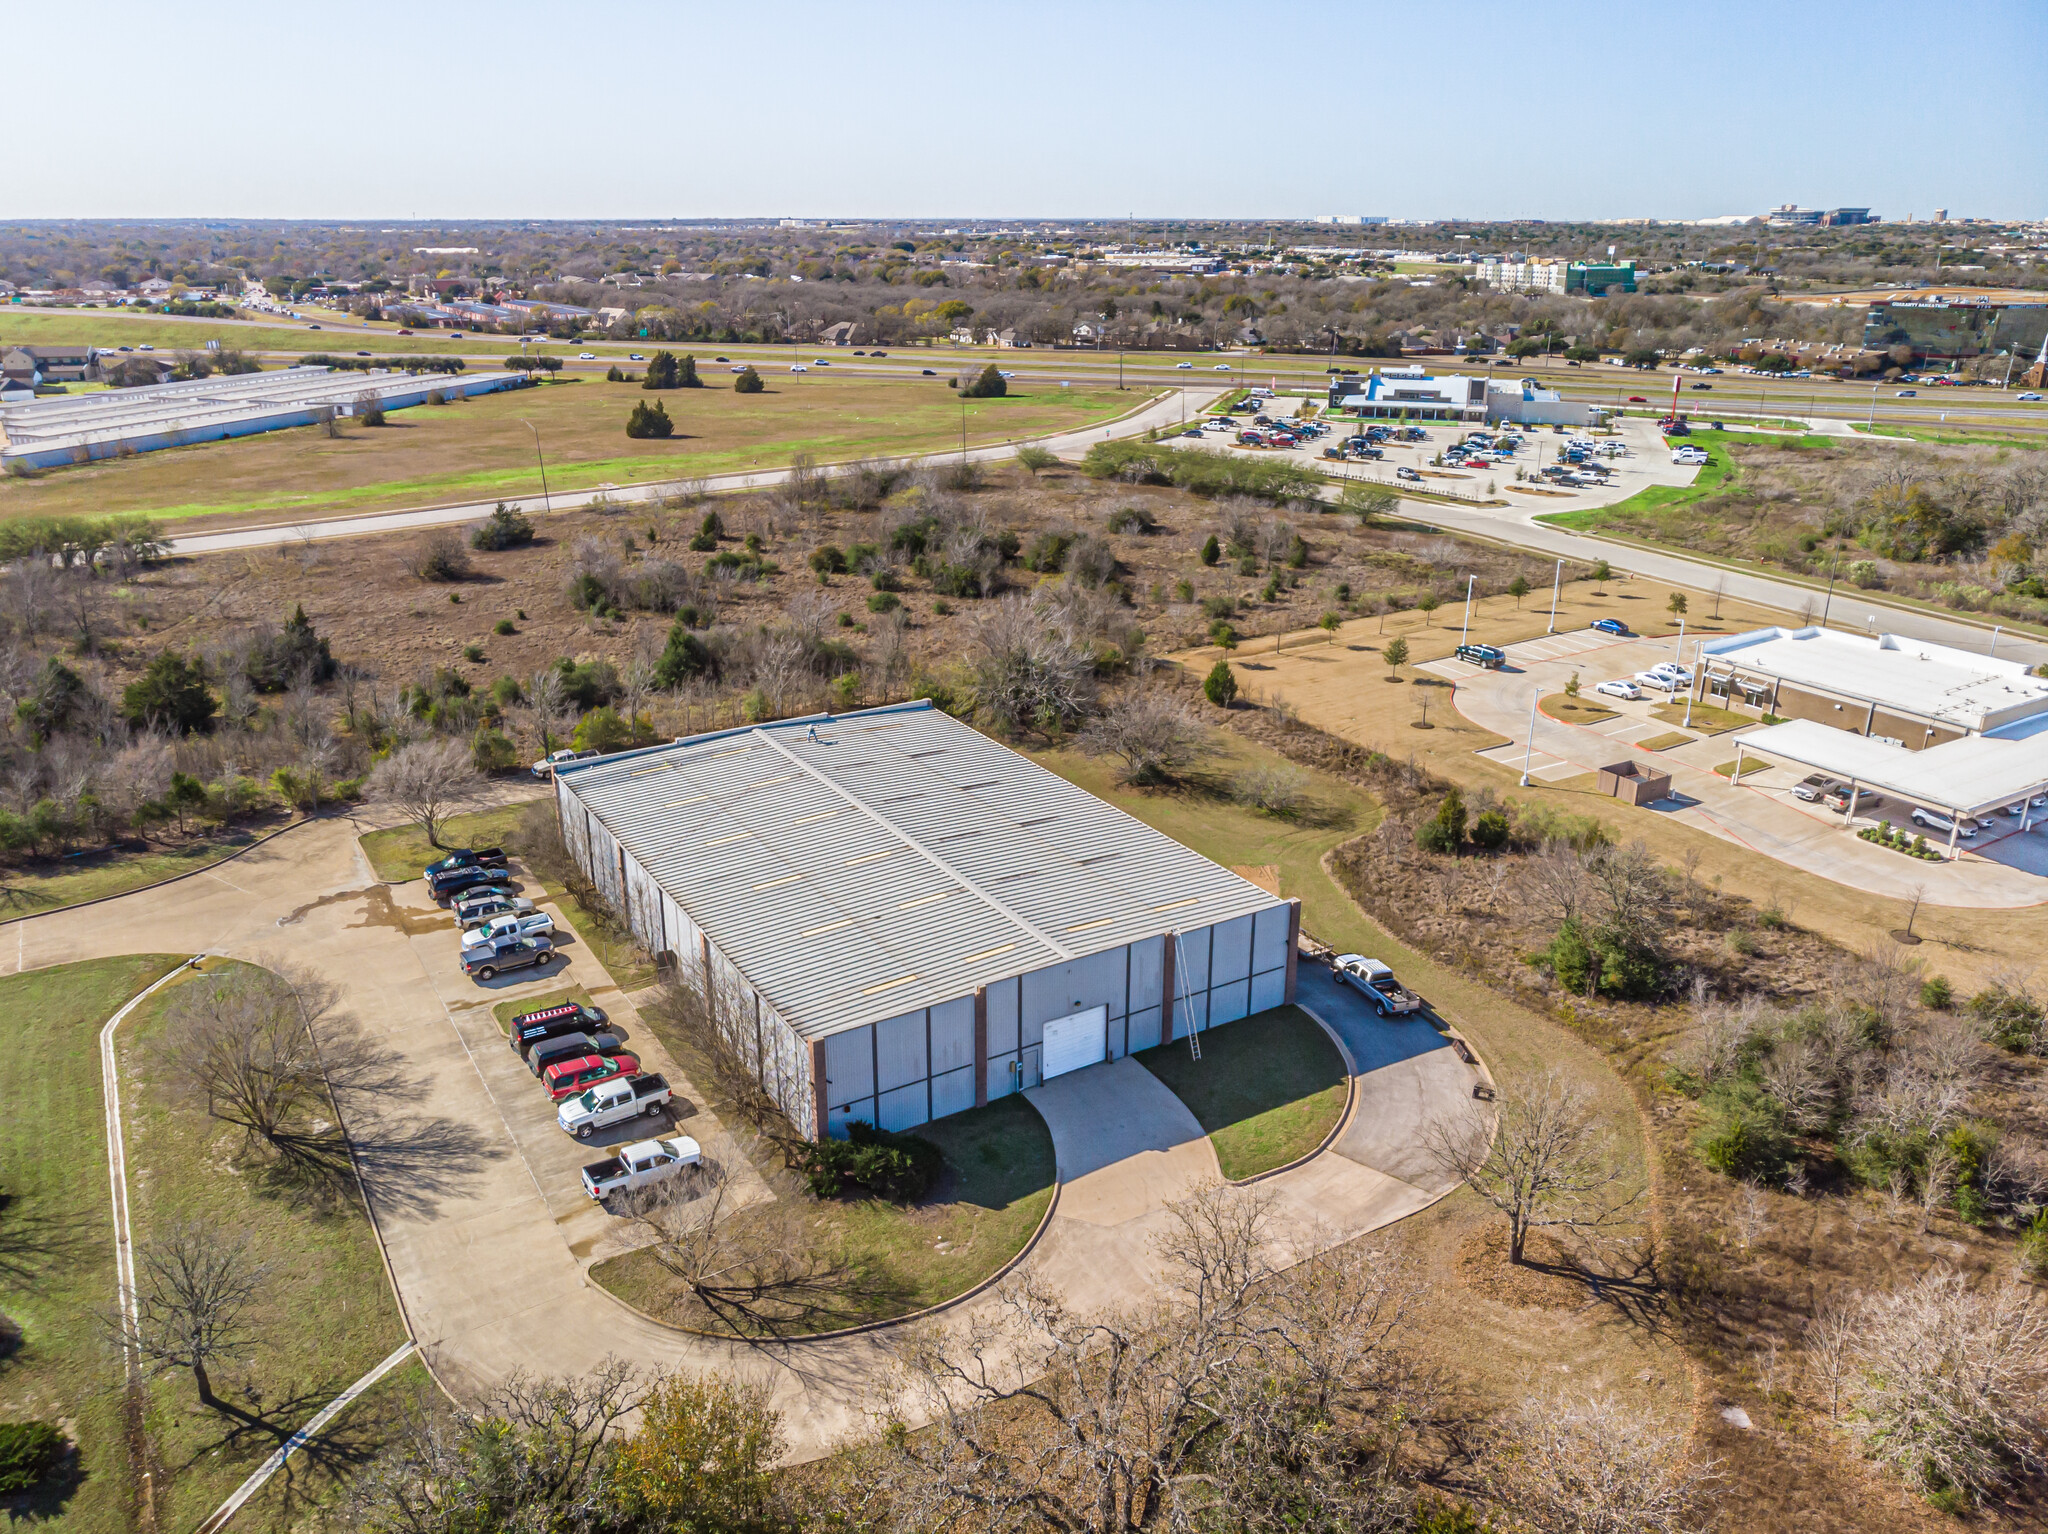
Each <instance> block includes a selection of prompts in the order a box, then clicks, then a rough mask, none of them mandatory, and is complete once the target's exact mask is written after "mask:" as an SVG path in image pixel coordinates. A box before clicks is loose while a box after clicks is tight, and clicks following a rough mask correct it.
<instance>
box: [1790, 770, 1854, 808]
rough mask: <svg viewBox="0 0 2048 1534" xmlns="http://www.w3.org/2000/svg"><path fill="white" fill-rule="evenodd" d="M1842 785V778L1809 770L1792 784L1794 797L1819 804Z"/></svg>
mask: <svg viewBox="0 0 2048 1534" xmlns="http://www.w3.org/2000/svg"><path fill="white" fill-rule="evenodd" d="M1841 786H1842V780H1841V779H1840V778H1831V777H1829V776H1828V775H1827V774H1826V773H1824V772H1809V773H1808V774H1807V775H1806V776H1805V777H1803V778H1801V779H1800V780H1799V781H1798V782H1797V783H1794V784H1793V785H1792V797H1793V798H1795V799H1804V800H1805V801H1806V802H1807V803H1808V804H1817V803H1818V802H1819V801H1820V800H1822V799H1823V798H1825V797H1826V796H1827V795H1829V794H1831V793H1833V792H1834V791H1835V790H1836V789H1838V788H1840V787H1841Z"/></svg>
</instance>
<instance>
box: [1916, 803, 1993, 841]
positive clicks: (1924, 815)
mask: <svg viewBox="0 0 2048 1534" xmlns="http://www.w3.org/2000/svg"><path fill="white" fill-rule="evenodd" d="M1912 818H1913V824H1914V825H1916V826H1923V827H1925V828H1926V829H1927V830H1929V831H1940V832H1942V833H1943V834H1944V835H1946V834H1948V833H1950V832H1953V831H1955V830H1956V829H1957V823H1956V821H1955V820H1954V819H1953V818H1951V817H1950V815H1949V813H1948V811H1946V810H1930V809H1928V808H1926V806H1924V805H1917V804H1916V805H1915V806H1913V817H1912ZM1982 829H1983V827H1982V826H1980V825H1978V824H1977V822H1976V821H1974V820H1972V819H1971V818H1970V817H1969V816H1968V815H1965V816H1963V818H1962V825H1961V834H1962V835H1964V836H1975V835H1976V834H1977V833H1978V832H1979V831H1981V830H1982Z"/></svg>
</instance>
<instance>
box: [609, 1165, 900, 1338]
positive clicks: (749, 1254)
mask: <svg viewBox="0 0 2048 1534" xmlns="http://www.w3.org/2000/svg"><path fill="white" fill-rule="evenodd" d="M631 1213H632V1215H633V1217H634V1218H636V1219H638V1220H639V1221H640V1222H641V1224H642V1225H643V1226H645V1227H646V1229H647V1231H648V1232H649V1234H650V1235H651V1236H652V1237H653V1238H654V1239H653V1242H652V1244H651V1245H650V1246H649V1247H648V1248H647V1251H648V1255H649V1256H651V1257H652V1258H653V1259H654V1261H655V1262H656V1263H657V1264H658V1265H659V1266H660V1267H661V1269H662V1271H663V1272H665V1273H667V1274H668V1275H669V1277H670V1278H672V1279H673V1280H675V1282H676V1285H677V1289H676V1294H675V1298H674V1300H673V1302H672V1305H671V1309H672V1310H673V1312H674V1313H675V1314H676V1316H677V1317H678V1318H680V1319H682V1320H685V1321H687V1322H688V1323H689V1324H691V1325H695V1326H700V1327H702V1326H713V1327H722V1328H725V1329H727V1330H730V1331H731V1332H732V1333H733V1334H734V1335H736V1336H741V1337H762V1336H776V1335H780V1334H784V1333H789V1332H806V1331H817V1330H820V1329H821V1328H824V1327H829V1326H831V1325H834V1324H845V1323H847V1322H850V1321H854V1320H857V1319H858V1318H859V1317H860V1315H861V1314H862V1310H863V1306H864V1304H865V1302H866V1301H867V1300H868V1298H869V1297H870V1295H871V1292H872V1285H871V1284H869V1283H868V1282H867V1281H865V1280H864V1279H863V1277H862V1275H861V1274H860V1273H859V1272H858V1271H857V1270H856V1269H855V1268H854V1266H853V1265H852V1264H851V1263H850V1262H849V1261H848V1260H847V1258H846V1257H845V1256H844V1254H842V1253H841V1252H839V1251H837V1250H836V1249H834V1248H831V1247H828V1246H826V1245H824V1244H823V1238H822V1234H821V1232H820V1231H818V1230H817V1229H814V1228H813V1226H812V1224H811V1222H810V1220H809V1219H808V1218H807V1216H806V1214H805V1211H804V1210H803V1209H802V1208H801V1207H799V1205H798V1203H797V1201H796V1200H795V1199H794V1198H771V1199H767V1200H761V1201H749V1200H748V1199H747V1197H746V1194H745V1190H744V1189H742V1188H741V1187H740V1186H739V1184H738V1182H737V1180H736V1179H735V1178H734V1176H733V1174H732V1172H731V1171H730V1169H728V1168H726V1167H724V1166H715V1165H707V1166H705V1167H702V1168H700V1169H699V1170H698V1171H697V1172H695V1173H694V1174H685V1175H683V1176H680V1177H674V1178H670V1179H669V1180H668V1181H666V1182H663V1183H659V1184H656V1185H655V1186H654V1187H653V1188H651V1189H649V1190H647V1192H646V1193H644V1194H643V1195H641V1196H640V1197H639V1198H637V1199H635V1200H632V1201H631Z"/></svg>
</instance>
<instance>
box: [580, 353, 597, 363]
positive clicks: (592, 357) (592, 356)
mask: <svg viewBox="0 0 2048 1534" xmlns="http://www.w3.org/2000/svg"><path fill="white" fill-rule="evenodd" d="M576 360H577V361H578V362H595V361H597V353H596V352H578V353H577V354H576Z"/></svg>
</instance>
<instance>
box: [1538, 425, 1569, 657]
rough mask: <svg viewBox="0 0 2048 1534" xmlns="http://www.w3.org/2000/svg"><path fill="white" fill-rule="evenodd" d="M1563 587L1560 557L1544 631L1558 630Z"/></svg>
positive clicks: (1539, 449) (1551, 584) (1541, 448)
mask: <svg viewBox="0 0 2048 1534" xmlns="http://www.w3.org/2000/svg"><path fill="white" fill-rule="evenodd" d="M1536 451H1537V452H1538V454H1541V453H1542V451H1543V445H1542V444H1541V443H1538V444H1537V446H1536ZM1563 589H1564V561H1563V560H1561V559H1560V560H1559V561H1558V562H1557V573H1556V574H1555V575H1553V576H1551V578H1550V627H1549V628H1547V629H1545V630H1544V631H1543V632H1544V633H1546V634H1555V633H1556V632H1557V594H1558V593H1559V592H1560V591H1562V590H1563Z"/></svg>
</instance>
